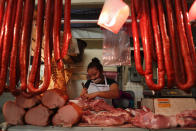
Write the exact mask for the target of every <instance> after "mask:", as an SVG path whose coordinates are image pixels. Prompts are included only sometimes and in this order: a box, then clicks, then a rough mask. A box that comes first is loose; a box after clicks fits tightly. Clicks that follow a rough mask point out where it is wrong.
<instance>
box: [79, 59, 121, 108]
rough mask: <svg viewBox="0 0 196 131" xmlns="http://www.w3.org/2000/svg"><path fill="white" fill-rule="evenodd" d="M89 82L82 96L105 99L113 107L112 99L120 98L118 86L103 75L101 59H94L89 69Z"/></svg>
mask: <svg viewBox="0 0 196 131" xmlns="http://www.w3.org/2000/svg"><path fill="white" fill-rule="evenodd" d="M87 73H88V75H87V78H88V80H87V82H86V83H85V85H84V88H83V89H82V92H81V94H80V96H81V97H83V98H87V99H94V98H95V99H104V100H105V101H106V102H107V103H108V104H111V105H112V99H116V98H118V97H119V89H118V84H117V82H115V81H114V80H113V79H109V78H106V77H105V76H104V75H103V66H102V64H101V63H100V61H99V59H97V58H93V59H92V61H91V62H90V63H89V65H88V68H87Z"/></svg>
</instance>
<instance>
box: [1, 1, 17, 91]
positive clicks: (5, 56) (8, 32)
mask: <svg viewBox="0 0 196 131" xmlns="http://www.w3.org/2000/svg"><path fill="white" fill-rule="evenodd" d="M13 9H14V0H9V1H8V3H7V14H6V22H5V32H4V39H3V50H2V59H1V72H0V87H1V90H0V94H1V93H2V92H3V89H4V88H5V86H6V78H7V69H8V63H9V56H10V54H9V53H10V47H11V43H12V39H11V38H12V35H13V32H12V31H13V29H12V28H13V23H12V22H13V20H12V18H13V17H15V16H14V15H13V14H14V13H13V11H14V10H13ZM10 37H11V38H10Z"/></svg>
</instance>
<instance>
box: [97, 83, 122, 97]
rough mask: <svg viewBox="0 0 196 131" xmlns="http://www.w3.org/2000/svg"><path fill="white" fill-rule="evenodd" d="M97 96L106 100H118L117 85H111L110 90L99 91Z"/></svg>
mask: <svg viewBox="0 0 196 131" xmlns="http://www.w3.org/2000/svg"><path fill="white" fill-rule="evenodd" d="M97 96H99V97H103V98H107V99H116V98H119V96H120V95H119V89H118V84H117V83H113V84H111V85H110V90H109V91H100V92H97Z"/></svg>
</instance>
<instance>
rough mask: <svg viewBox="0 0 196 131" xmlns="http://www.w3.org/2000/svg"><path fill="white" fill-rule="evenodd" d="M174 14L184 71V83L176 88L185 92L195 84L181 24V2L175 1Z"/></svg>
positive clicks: (178, 84)
mask: <svg viewBox="0 0 196 131" xmlns="http://www.w3.org/2000/svg"><path fill="white" fill-rule="evenodd" d="M175 12H176V19H177V30H178V34H179V38H180V48H181V52H182V57H183V61H184V66H185V71H186V78H187V80H186V83H184V84H183V83H177V86H178V87H179V88H180V89H182V90H187V89H189V88H190V87H192V86H193V85H194V83H195V74H194V71H193V68H194V67H193V64H192V60H191V57H190V52H189V46H188V41H187V38H186V33H185V28H184V22H183V14H182V8H181V2H180V1H179V0H175Z"/></svg>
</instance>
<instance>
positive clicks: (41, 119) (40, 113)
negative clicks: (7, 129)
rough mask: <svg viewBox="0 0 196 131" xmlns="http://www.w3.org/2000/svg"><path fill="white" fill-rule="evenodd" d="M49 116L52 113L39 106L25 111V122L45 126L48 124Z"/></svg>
mask: <svg viewBox="0 0 196 131" xmlns="http://www.w3.org/2000/svg"><path fill="white" fill-rule="evenodd" d="M51 114H52V111H50V110H49V109H48V108H46V107H44V106H43V105H42V104H40V105H38V106H36V107H33V108H31V109H29V110H28V111H27V113H26V114H25V122H26V123H27V124H30V125H36V126H47V125H48V124H49V122H50V120H49V117H50V115H51Z"/></svg>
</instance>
